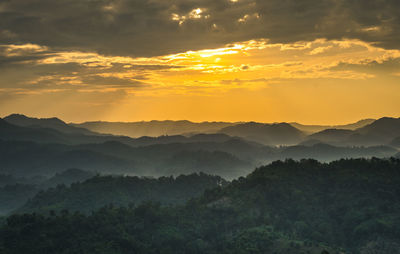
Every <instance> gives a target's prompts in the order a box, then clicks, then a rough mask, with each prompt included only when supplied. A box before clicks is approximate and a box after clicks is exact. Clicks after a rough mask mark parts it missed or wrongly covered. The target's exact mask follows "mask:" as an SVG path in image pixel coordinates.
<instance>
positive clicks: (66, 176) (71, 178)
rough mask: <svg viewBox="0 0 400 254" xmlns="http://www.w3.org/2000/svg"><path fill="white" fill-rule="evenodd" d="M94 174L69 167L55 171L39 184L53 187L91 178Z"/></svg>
mask: <svg viewBox="0 0 400 254" xmlns="http://www.w3.org/2000/svg"><path fill="white" fill-rule="evenodd" d="M94 175H95V174H94V173H93V172H90V171H86V170H82V169H77V168H69V169H67V170H65V171H63V172H61V173H56V174H55V175H54V176H53V177H51V178H49V179H48V180H46V181H45V182H43V183H42V184H41V186H42V187H44V188H49V187H55V186H57V185H60V184H63V185H66V186H68V185H71V184H72V183H77V182H83V181H85V180H87V179H89V178H92V177H93V176H94Z"/></svg>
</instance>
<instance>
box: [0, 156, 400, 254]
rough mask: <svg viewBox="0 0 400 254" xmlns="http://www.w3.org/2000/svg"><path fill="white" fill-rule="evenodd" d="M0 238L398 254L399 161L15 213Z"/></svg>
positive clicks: (29, 243)
mask: <svg viewBox="0 0 400 254" xmlns="http://www.w3.org/2000/svg"><path fill="white" fill-rule="evenodd" d="M70 188H73V187H72V186H71V187H70ZM115 195H117V193H116V194H115ZM161 195H162V194H161ZM0 239H1V241H0V250H1V253H6V254H10V253H315V254H320V253H341V252H343V253H362V254H367V253H398V251H399V249H400V240H399V239H400V160H399V159H388V160H383V159H375V158H373V159H370V160H366V159H348V160H344V159H343V160H339V161H334V162H331V163H319V162H318V161H315V160H301V161H299V162H296V161H293V160H287V161H284V162H282V161H276V162H273V163H271V164H269V165H267V166H263V167H260V168H257V169H256V170H255V171H254V172H253V173H251V174H250V175H248V176H247V177H241V178H239V179H237V180H234V181H232V182H231V183H230V184H228V185H227V186H220V187H216V188H214V189H211V190H207V191H205V192H204V194H203V195H202V196H201V197H199V198H196V199H192V200H190V201H189V202H187V203H186V204H185V205H178V206H162V205H159V204H155V203H148V202H144V203H142V204H141V205H138V206H128V205H126V206H122V207H117V206H106V207H103V208H101V209H100V210H97V211H95V212H93V213H92V214H90V215H84V214H82V213H79V212H69V211H67V210H64V211H62V212H52V211H49V212H48V214H45V215H43V214H42V215H41V214H38V213H36V214H22V215H13V216H10V217H9V218H7V220H6V221H5V222H4V225H3V226H2V227H1V230H0Z"/></svg>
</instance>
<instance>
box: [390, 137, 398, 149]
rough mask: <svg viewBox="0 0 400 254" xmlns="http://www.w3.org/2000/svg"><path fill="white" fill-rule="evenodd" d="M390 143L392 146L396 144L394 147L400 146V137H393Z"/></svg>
mask: <svg viewBox="0 0 400 254" xmlns="http://www.w3.org/2000/svg"><path fill="white" fill-rule="evenodd" d="M390 145H391V146H394V147H396V148H400V137H397V138H395V139H393V140H392V141H391V142H390Z"/></svg>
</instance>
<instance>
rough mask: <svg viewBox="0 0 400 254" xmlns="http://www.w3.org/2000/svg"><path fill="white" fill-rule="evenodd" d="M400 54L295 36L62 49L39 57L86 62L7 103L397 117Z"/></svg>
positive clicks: (62, 109)
mask: <svg viewBox="0 0 400 254" xmlns="http://www.w3.org/2000/svg"><path fill="white" fill-rule="evenodd" d="M44 50H47V49H46V48H44V47H42V46H39V45H34V44H26V45H19V46H13V47H11V46H10V47H9V50H8V54H10V55H12V54H16V55H18V54H19V55H23V54H25V53H27V52H31V53H32V52H40V51H44ZM399 57H400V51H399V50H385V49H381V48H377V47H374V46H372V45H371V44H368V43H365V42H362V41H359V40H339V41H338V40H335V41H328V40H325V39H317V40H315V41H312V42H297V43H291V44H273V43H269V42H268V41H267V40H252V41H246V42H240V43H234V44H229V45H226V46H225V47H223V48H216V49H210V50H200V51H188V52H183V53H178V54H173V55H165V56H159V57H147V58H146V57H141V58H133V57H116V56H104V55H100V54H97V53H84V52H79V51H64V52H58V53H56V54H51V55H49V56H48V57H44V58H43V59H40V60H38V61H37V62H35V64H36V65H39V66H42V67H44V68H49V67H51V66H52V65H55V64H64V65H66V64H76V65H78V66H80V69H79V70H78V71H76V72H73V73H68V72H67V73H62V74H53V73H51V72H50V71H49V73H48V74H47V73H45V74H42V75H39V76H34V78H31V79H29V80H28V81H27V84H26V85H25V86H23V87H21V88H18V89H15V90H14V93H15V94H14V95H13V96H15V98H13V99H12V100H7V99H5V100H2V102H0V106H1V113H2V115H3V116H4V115H7V114H9V113H14V112H17V113H23V114H27V115H31V116H38V117H50V116H58V117H60V118H62V119H64V120H66V121H74V122H81V121H87V120H108V121H141V120H152V119H158V120H164V119H172V120H177V119H188V120H192V121H259V122H281V121H287V122H291V121H297V122H301V123H308V124H311V123H319V124H339V123H348V122H353V121H357V120H359V119H362V118H379V117H382V116H396V117H398V116H399V109H400V82H399V81H400V70H399V69H397V66H398V65H395V64H396V63H395V62H394V61H395V60H397V59H398V58H399ZM391 65H394V67H393V66H391ZM115 66H119V67H118V68H116V67H115ZM138 66H139V67H138ZM43 84H51V86H44V85H43ZM34 87H38V89H33V88H34ZM10 89H11V88H9V90H10ZM3 90H4V91H5V89H3Z"/></svg>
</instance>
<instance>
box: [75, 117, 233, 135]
mask: <svg viewBox="0 0 400 254" xmlns="http://www.w3.org/2000/svg"><path fill="white" fill-rule="evenodd" d="M234 124H235V123H226V122H202V123H194V122H190V121H186V120H183V121H170V120H167V121H149V122H100V121H99V122H85V123H80V124H72V125H73V126H76V127H82V128H85V129H88V130H91V131H95V132H100V133H109V134H113V135H125V136H129V137H134V138H136V137H141V136H150V137H158V136H163V135H169V136H170V135H182V134H190V133H214V132H217V131H218V130H220V129H221V128H224V127H227V126H231V125H234Z"/></svg>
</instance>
